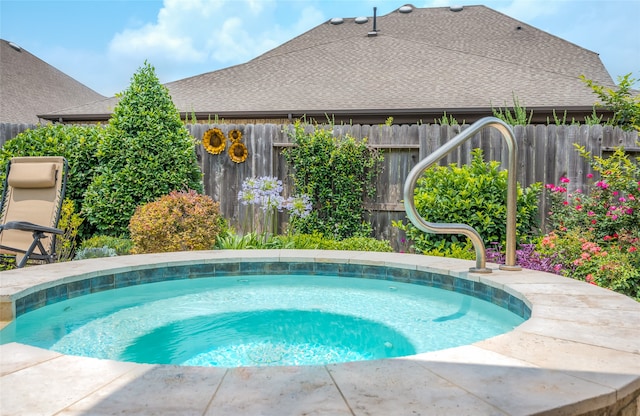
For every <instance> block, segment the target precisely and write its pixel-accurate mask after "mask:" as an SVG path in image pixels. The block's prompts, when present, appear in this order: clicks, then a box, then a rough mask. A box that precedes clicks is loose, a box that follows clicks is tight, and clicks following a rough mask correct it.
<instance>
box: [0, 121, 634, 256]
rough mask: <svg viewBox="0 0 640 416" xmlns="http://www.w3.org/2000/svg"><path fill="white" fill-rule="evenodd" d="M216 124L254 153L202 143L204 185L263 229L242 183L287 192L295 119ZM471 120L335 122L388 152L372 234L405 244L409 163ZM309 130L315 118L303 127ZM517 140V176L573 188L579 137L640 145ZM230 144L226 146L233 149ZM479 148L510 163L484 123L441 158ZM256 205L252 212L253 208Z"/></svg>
mask: <svg viewBox="0 0 640 416" xmlns="http://www.w3.org/2000/svg"><path fill="white" fill-rule="evenodd" d="M35 127H36V126H34V125H27V124H9V123H0V143H1V144H4V143H5V142H6V141H7V140H10V139H12V138H13V137H15V136H16V135H17V134H18V133H20V132H21V131H24V130H26V129H27V128H35ZM213 127H218V128H220V129H221V130H222V131H223V132H224V133H225V135H227V134H228V132H229V131H230V130H231V129H234V128H237V129H239V130H240V131H242V134H243V139H242V142H243V143H244V144H245V145H246V146H247V149H248V151H249V156H248V158H247V160H246V161H245V162H243V163H234V162H233V161H231V159H230V158H229V156H228V154H227V153H226V152H223V153H221V154H219V155H212V154H209V153H207V152H206V151H204V149H203V147H202V146H201V145H199V146H197V153H198V160H199V163H200V166H201V168H202V172H203V174H204V187H205V193H206V194H207V195H210V196H211V197H212V198H213V199H214V200H216V201H218V202H220V207H221V211H222V213H223V215H224V216H225V218H227V219H229V221H230V223H231V224H232V225H234V226H235V227H236V228H237V229H238V231H250V230H257V231H261V230H262V227H263V224H264V218H263V215H262V212H260V211H259V210H258V211H257V212H256V211H253V210H251V209H250V208H249V207H245V206H242V205H241V204H240V203H239V202H238V191H239V190H240V189H241V186H242V182H243V181H244V180H245V179H246V178H249V177H259V176H275V177H277V178H279V179H281V180H283V182H284V184H285V190H284V196H289V193H290V192H291V181H290V177H289V171H288V167H287V164H286V162H285V160H284V157H283V156H282V150H283V149H285V148H287V147H289V146H291V145H292V139H291V137H290V136H289V134H288V132H290V131H292V130H293V126H291V125H274V124H246V125H233V124H211V125H208V124H191V125H187V128H188V130H189V132H190V133H191V134H192V135H193V136H194V137H195V138H196V139H197V140H201V139H202V136H203V134H204V132H205V131H207V130H208V129H210V128H213ZM466 127H467V126H441V125H428V124H423V125H393V126H386V125H382V126H379V125H340V126H333V127H332V128H333V132H334V135H336V136H341V135H346V134H349V135H351V136H353V137H355V138H364V137H367V138H368V143H369V145H371V146H373V147H376V148H379V149H381V150H382V151H383V153H384V162H383V169H382V172H381V174H380V175H379V176H378V178H377V183H376V187H377V192H376V195H375V197H373V198H370V199H367V201H366V204H365V206H366V208H367V209H369V211H370V214H369V219H370V221H371V223H372V225H373V229H374V235H375V237H376V238H379V239H386V240H389V241H391V243H392V245H393V246H394V248H396V249H402V248H403V247H406V244H404V243H403V234H402V233H401V232H400V231H399V230H397V229H396V228H394V227H392V225H391V222H392V221H394V220H405V218H406V217H405V214H404V205H403V203H402V198H403V196H402V194H403V187H404V181H405V179H406V178H407V176H408V174H409V171H410V170H411V169H412V168H413V167H414V166H415V165H416V164H417V163H418V161H419V160H421V159H422V158H424V157H426V156H427V155H428V154H430V153H431V152H433V151H434V150H436V149H437V148H439V147H440V146H442V145H443V144H445V143H446V142H447V141H448V140H450V139H451V138H453V137H454V136H455V135H456V134H458V133H459V132H460V131H461V129H464V128H466ZM306 129H307V131H312V129H313V127H312V126H307V127H306ZM514 133H515V136H516V141H517V143H518V153H519V154H518V171H517V172H516V174H517V179H518V182H519V183H520V184H521V185H522V186H528V185H530V184H532V183H534V182H542V183H543V184H546V183H558V180H559V179H560V177H562V176H565V177H567V178H569V179H570V180H571V182H570V184H569V190H570V191H571V190H575V189H585V187H586V184H587V178H586V176H587V174H588V173H591V170H590V167H589V164H588V162H587V161H586V160H584V159H583V158H581V157H580V156H579V155H578V153H577V152H576V151H575V149H574V146H573V145H574V143H575V144H579V145H582V146H585V147H586V149H587V150H588V151H590V152H591V153H592V154H593V155H597V156H606V155H607V154H608V153H611V152H612V151H613V150H614V149H615V148H616V147H620V146H622V147H624V148H625V150H627V151H628V152H631V153H632V154H633V155H634V156H635V155H637V154H638V153H640V148H639V147H638V134H637V133H635V132H624V131H622V130H620V129H618V128H615V129H614V128H612V127H611V126H600V125H596V126H555V125H550V126H546V125H529V126H515V127H514ZM228 147H229V146H228V145H227V149H228ZM478 147H479V148H481V149H482V150H483V151H484V154H485V160H487V161H488V160H497V161H500V162H502V166H503V167H506V164H507V147H506V143H505V142H504V141H503V139H502V137H501V135H500V134H499V133H498V131H497V130H495V129H491V128H488V129H484V130H483V131H482V132H480V133H478V134H477V135H475V136H474V137H473V138H472V139H471V140H469V141H468V142H466V143H465V144H464V145H463V146H461V147H459V148H457V149H455V150H454V151H453V152H452V153H451V154H449V155H448V156H447V157H445V158H444V159H443V160H442V161H441V164H442V165H447V164H450V163H457V164H467V163H469V162H470V160H471V150H472V149H475V148H478ZM252 211H253V212H252ZM544 212H546V205H545V198H544V195H543V197H542V198H541V205H540V213H541V214H543V213H544ZM278 220H279V221H278V223H279V227H280V230H281V231H283V230H284V229H285V227H286V220H287V218H286V215H284V214H280V215H279V216H278Z"/></svg>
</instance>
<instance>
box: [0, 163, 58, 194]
mask: <svg viewBox="0 0 640 416" xmlns="http://www.w3.org/2000/svg"><path fill="white" fill-rule="evenodd" d="M8 183H9V186H12V187H14V188H51V187H53V186H55V184H56V165H55V163H12V164H11V169H9V178H8Z"/></svg>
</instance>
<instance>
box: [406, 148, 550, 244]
mask: <svg viewBox="0 0 640 416" xmlns="http://www.w3.org/2000/svg"><path fill="white" fill-rule="evenodd" d="M499 167H500V163H499V162H496V161H492V162H488V163H485V161H484V158H483V153H482V150H481V149H475V150H473V152H472V161H471V164H470V165H465V166H462V167H458V166H457V165H455V164H451V165H449V166H447V167H444V166H437V167H434V168H432V169H428V170H427V171H426V172H425V173H424V175H423V176H422V177H421V178H420V179H418V182H417V185H416V188H415V206H416V209H417V211H418V213H420V215H421V216H422V217H423V218H424V219H425V220H426V221H428V222H434V223H459V224H460V223H461V224H468V225H470V226H471V227H473V228H475V230H476V231H477V232H478V233H479V234H480V236H481V237H482V239H483V241H485V244H487V243H493V242H496V243H501V244H504V243H505V241H506V234H507V230H506V228H507V171H506V170H500V169H499ZM541 190H542V185H541V184H539V183H535V184H532V185H530V186H529V187H527V188H526V189H524V190H523V189H522V188H521V187H520V186H518V190H517V194H518V195H517V216H516V218H517V221H518V223H517V226H516V233H517V237H518V240H519V242H529V240H530V238H531V236H532V235H533V234H534V232H535V231H536V230H537V228H538V227H537V213H538V197H539V195H540V192H541ZM393 225H394V226H396V227H398V228H400V229H401V230H404V231H405V232H406V233H407V237H408V238H409V239H410V240H411V241H412V243H413V247H414V248H415V250H416V251H417V252H418V253H430V254H435V253H438V252H444V253H454V252H457V251H459V250H461V249H462V248H464V247H465V246H468V245H467V238H466V237H464V236H461V235H455V234H431V233H425V232H423V231H421V230H419V229H418V228H416V227H415V226H414V225H413V224H411V223H408V224H404V223H402V222H401V221H398V222H395V221H394V222H393ZM469 247H470V246H469Z"/></svg>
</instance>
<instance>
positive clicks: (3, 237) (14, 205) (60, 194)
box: [0, 156, 68, 267]
mask: <svg viewBox="0 0 640 416" xmlns="http://www.w3.org/2000/svg"><path fill="white" fill-rule="evenodd" d="M67 170H68V165H67V161H66V160H65V158H63V157H57V156H44V157H15V158H13V159H11V160H10V161H9V166H8V167H7V176H6V178H5V181H4V190H3V193H2V205H1V209H2V215H1V220H2V222H0V254H2V255H10V256H15V257H16V264H17V266H18V267H23V266H24V265H25V264H26V263H27V260H40V261H45V262H47V263H52V262H53V261H54V260H55V259H56V252H55V245H56V238H55V235H61V234H63V233H64V231H62V230H60V229H58V228H56V227H57V226H58V220H59V219H60V211H61V207H62V200H63V199H64V194H65V188H66V182H67Z"/></svg>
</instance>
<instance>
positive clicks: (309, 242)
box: [216, 233, 393, 252]
mask: <svg viewBox="0 0 640 416" xmlns="http://www.w3.org/2000/svg"><path fill="white" fill-rule="evenodd" d="M216 248H218V249H227V250H241V249H268V248H271V249H298V250H354V251H379V252H392V251H393V248H392V247H391V244H390V243H389V242H388V241H381V240H376V239H375V238H371V237H350V238H346V239H344V240H340V241H338V240H333V239H331V238H326V237H323V236H322V235H320V234H317V233H316V234H287V235H276V236H272V237H270V238H268V239H266V240H265V239H264V238H263V236H261V235H259V234H255V233H249V234H245V235H243V236H237V235H233V234H231V235H228V236H226V237H224V238H220V239H219V240H218V241H217V243H216Z"/></svg>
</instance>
